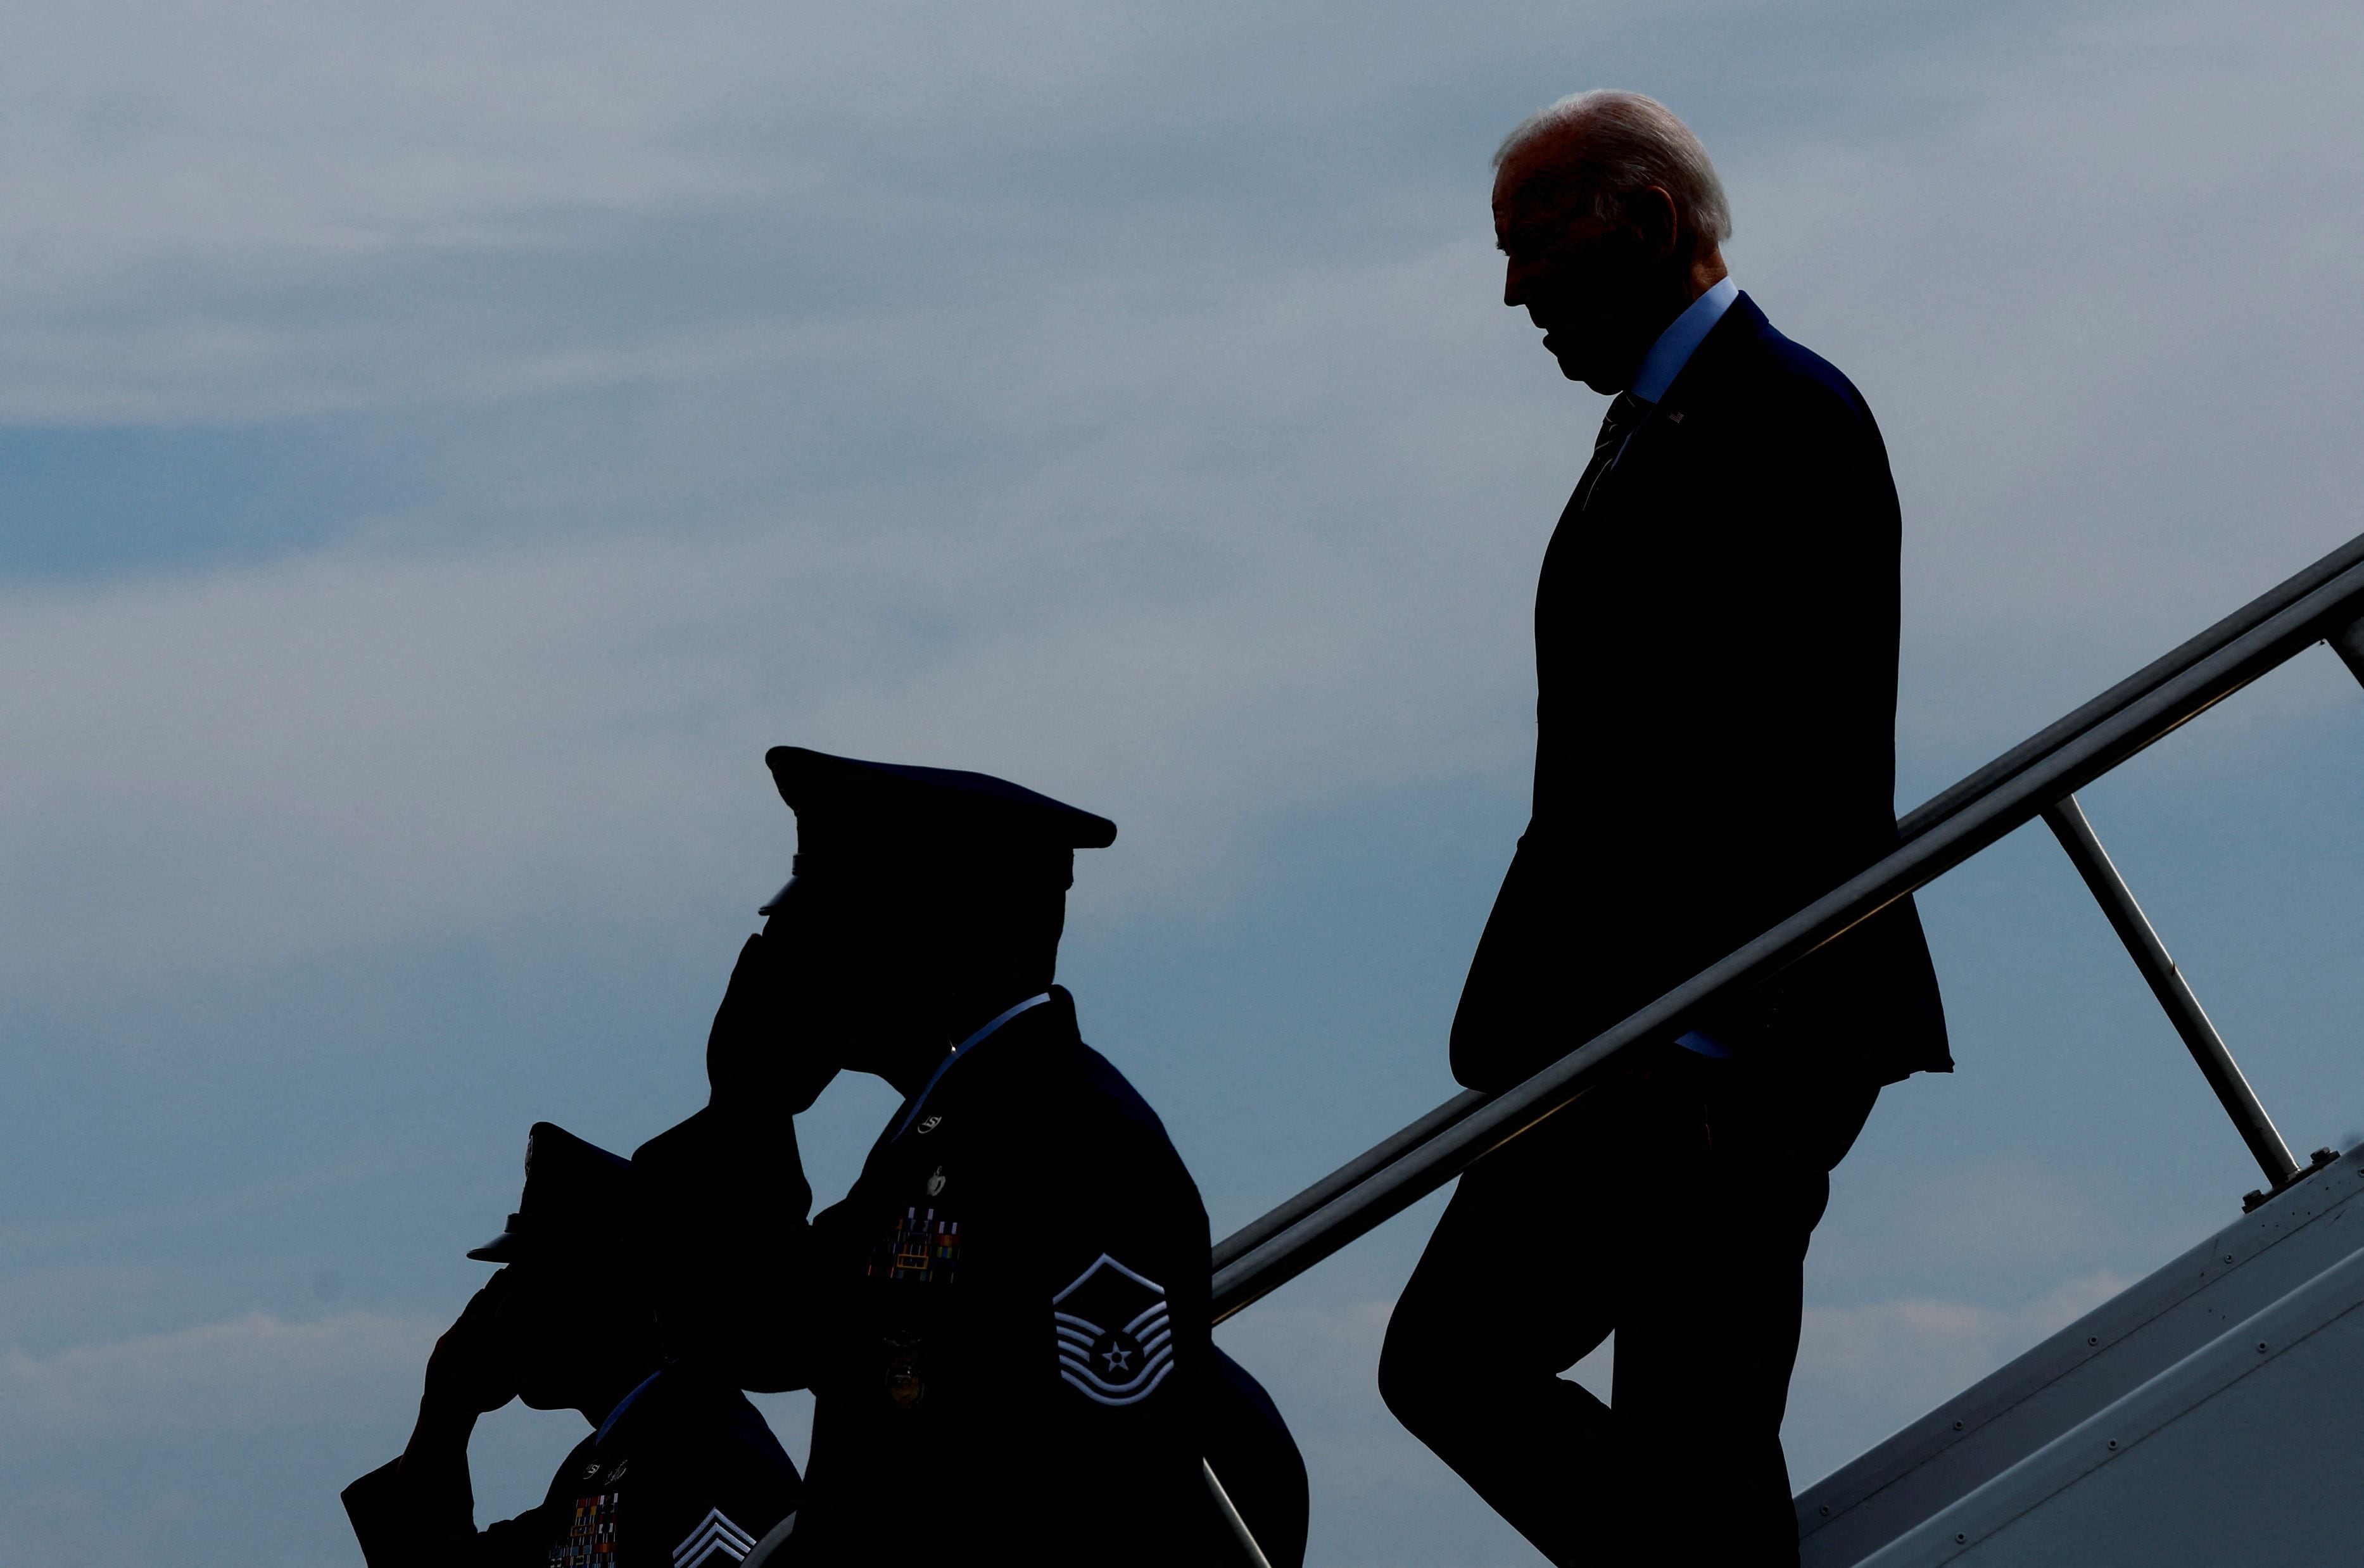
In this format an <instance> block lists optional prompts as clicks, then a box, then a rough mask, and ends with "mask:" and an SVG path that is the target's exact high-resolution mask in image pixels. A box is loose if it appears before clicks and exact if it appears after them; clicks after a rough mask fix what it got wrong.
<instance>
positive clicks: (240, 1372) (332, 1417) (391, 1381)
mask: <svg viewBox="0 0 2364 1568" xmlns="http://www.w3.org/2000/svg"><path fill="white" fill-rule="evenodd" d="M442 1329H443V1325H442V1324H441V1323H440V1322H437V1321H435V1320H434V1319H431V1318H400V1317H388V1316H385V1315H383V1314H379V1313H374V1312H349V1313H344V1314H341V1315H340V1316H337V1317H333V1318H320V1319H318V1320H317V1321H314V1322H308V1323H290V1322H286V1321H284V1320H283V1319H281V1318H275V1317H273V1316H271V1315H270V1314H268V1313H261V1312H257V1313H252V1314H250V1315H249V1316H247V1317H244V1318H234V1319H231V1320H229V1321H227V1322H219V1323H207V1324H204V1325H201V1326H199V1327H196V1328H192V1329H179V1330H177V1331H175V1332H173V1333H168V1334H155V1335H150V1336H147V1337H145V1338H141V1339H135V1340H121V1341H118V1342H116V1343H112V1344H98V1345H83V1346H77V1347H75V1348H73V1349H71V1350H65V1351H58V1352H57V1353H56V1354H54V1355H50V1356H45V1357H36V1356H29V1355H27V1354H26V1353H25V1352H24V1351H20V1350H14V1349H11V1350H9V1351H6V1353H0V1428H5V1430H6V1439H5V1441H6V1444H7V1446H8V1447H10V1448H12V1449H15V1450H16V1451H17V1453H18V1455H19V1456H20V1457H21V1456H22V1455H24V1454H26V1453H29V1452H32V1451H38V1450H39V1448H40V1447H41V1445H42V1444H44V1443H46V1442H50V1441H54V1440H67V1439H84V1438H94V1437H95V1438H106V1437H109V1436H130V1435H137V1436H140V1437H143V1438H153V1437H156V1436H159V1435H162V1434H167V1433H171V1434H180V1435H187V1436H194V1435H197V1434H206V1435H218V1436H223V1437H229V1436H233V1435H238V1434H247V1433H252V1432H255V1431H259V1430H262V1429H270V1428H284V1427H289V1426H301V1425H307V1424H312V1423H318V1422H324V1421H325V1422H339V1421H343V1420H345V1419H348V1418H350V1417H351V1414H352V1413H353V1412H354V1411H356V1410H368V1411H372V1412H375V1411H379V1410H384V1409H387V1408H398V1407H399V1396H398V1394H396V1387H397V1385H400V1384H402V1383H405V1382H409V1381H415V1380H416V1378H417V1377H418V1373H419V1369H420V1368H422V1367H424V1366H425V1365H426V1364H427V1352H428V1351H429V1349H430V1348H431V1347H432V1346H433V1344H434V1342H435V1337H436V1336H437V1335H438V1334H439V1333H440V1332H441V1331H442Z"/></svg>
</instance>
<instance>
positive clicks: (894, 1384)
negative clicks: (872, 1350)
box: [885, 1334, 928, 1410]
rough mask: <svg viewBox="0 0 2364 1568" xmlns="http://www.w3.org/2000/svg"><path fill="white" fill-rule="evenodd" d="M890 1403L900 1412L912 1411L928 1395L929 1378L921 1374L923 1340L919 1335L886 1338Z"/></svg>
mask: <svg viewBox="0 0 2364 1568" xmlns="http://www.w3.org/2000/svg"><path fill="white" fill-rule="evenodd" d="M885 1386H886V1389H887V1403H889V1404H891V1405H893V1406H894V1407H896V1408H897V1409H898V1410H908V1409H909V1408H910V1407H912V1406H914V1405H917V1404H918V1403H919V1402H920V1400H922V1399H925V1398H926V1397H927V1396H928V1382H927V1379H925V1378H923V1377H921V1376H920V1337H919V1336H918V1335H917V1334H889V1335H888V1336H887V1376H886V1379H885Z"/></svg>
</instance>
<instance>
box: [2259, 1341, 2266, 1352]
mask: <svg viewBox="0 0 2364 1568" xmlns="http://www.w3.org/2000/svg"><path fill="white" fill-rule="evenodd" d="M2265 1353H2266V1342H2265V1341H2264V1340H2258V1354H2259V1355H2264V1354H2265Z"/></svg>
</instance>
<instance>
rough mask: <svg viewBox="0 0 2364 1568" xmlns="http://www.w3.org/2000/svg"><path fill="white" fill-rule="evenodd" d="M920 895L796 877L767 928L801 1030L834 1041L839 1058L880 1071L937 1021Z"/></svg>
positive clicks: (930, 942)
mask: <svg viewBox="0 0 2364 1568" xmlns="http://www.w3.org/2000/svg"><path fill="white" fill-rule="evenodd" d="M928 909H929V906H928V905H927V903H926V902H925V901H923V900H917V899H911V898H902V899H898V898H896V897H894V896H892V895H891V892H890V891H888V890H882V889H877V888H873V887H869V886H866V885H864V884H856V883H846V882H840V881H838V880H836V879H834V878H831V877H826V876H821V877H814V876H798V877H797V879H796V880H795V881H793V882H791V883H790V884H788V886H787V889H786V893H785V895H783V897H782V899H781V901H780V904H779V906H778V908H777V910H776V911H775V913H774V915H773V916H772V919H771V924H770V925H769V927H768V928H767V930H768V931H769V933H770V940H775V941H776V942H778V943H779V944H780V960H779V962H782V963H783V964H785V965H786V966H787V967H788V969H789V971H790V973H792V975H793V983H792V985H791V988H790V992H789V995H788V997H787V998H786V999H787V1002H788V1005H789V1006H790V1007H791V1009H792V1010H793V1012H794V1013H795V1015H796V1022H797V1028H798V1029H799V1030H800V1031H804V1032H806V1033H807V1034H808V1037H809V1038H812V1039H815V1040H825V1041H827V1042H829V1047H828V1050H829V1054H830V1055H831V1057H832V1058H833V1059H834V1060H835V1061H836V1062H837V1063H838V1064H839V1065H841V1066H843V1067H847V1068H850V1069H852V1070H853V1071H854V1072H857V1073H866V1072H875V1071H876V1070H877V1068H876V1061H875V1059H876V1058H877V1056H878V1055H879V1053H880V1052H881V1051H893V1050H895V1049H896V1048H897V1047H898V1046H900V1045H903V1044H905V1043H907V1042H908V1041H909V1040H910V1039H912V1038H913V1037H914V1036H915V1035H916V1036H920V1037H924V1036H925V1035H926V1034H927V1033H928V1031H929V1029H930V1028H931V1024H932V1019H931V1018H930V1016H929V1014H928V1013H927V1011H926V1009H925V1007H924V1001H925V987H924V986H923V985H922V984H920V982H921V981H922V979H923V978H924V977H925V976H926V975H927V974H929V973H931V969H932V968H933V967H934V966H933V965H931V963H930V962H928V961H929V958H930V957H931V954H932V952H933V951H934V942H935V940H936V933H935V932H934V931H933V930H932V929H931V926H930V924H929V923H928V922H927V920H926V919H925V915H926V913H927V912H928Z"/></svg>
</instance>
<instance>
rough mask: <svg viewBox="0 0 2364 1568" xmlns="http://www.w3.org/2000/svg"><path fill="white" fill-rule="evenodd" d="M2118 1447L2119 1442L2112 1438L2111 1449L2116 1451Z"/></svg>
mask: <svg viewBox="0 0 2364 1568" xmlns="http://www.w3.org/2000/svg"><path fill="white" fill-rule="evenodd" d="M2117 1446H2118V1440H2117V1439H2115V1438H2112V1439H2111V1440H2110V1447H2111V1448H2112V1449H2113V1450H2114V1449H2115V1448H2116V1447H2117Z"/></svg>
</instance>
